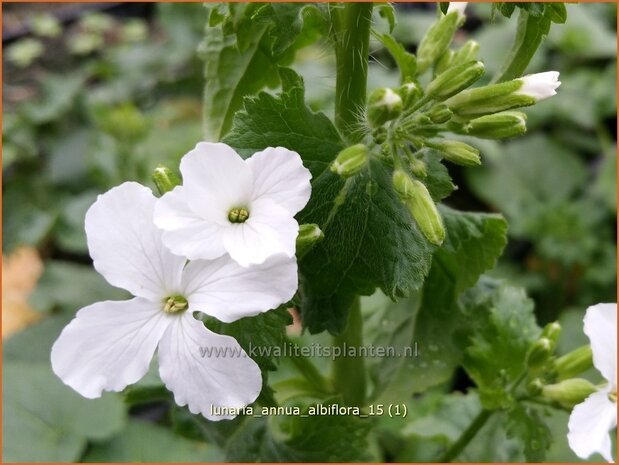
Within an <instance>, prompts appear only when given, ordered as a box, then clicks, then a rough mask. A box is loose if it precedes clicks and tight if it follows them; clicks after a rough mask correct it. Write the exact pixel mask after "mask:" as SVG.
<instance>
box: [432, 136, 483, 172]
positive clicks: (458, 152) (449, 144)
mask: <svg viewBox="0 0 619 465" xmlns="http://www.w3.org/2000/svg"><path fill="white" fill-rule="evenodd" d="M427 145H428V147H432V148H433V149H436V150H438V151H439V152H441V153H442V154H443V157H444V158H445V159H446V160H449V161H450V162H452V163H455V164H457V165H462V166H477V165H481V158H480V157H479V150H477V149H476V148H475V147H471V146H470V145H469V144H465V143H464V142H460V141H458V140H444V141H441V142H431V143H430V142H428V143H427Z"/></svg>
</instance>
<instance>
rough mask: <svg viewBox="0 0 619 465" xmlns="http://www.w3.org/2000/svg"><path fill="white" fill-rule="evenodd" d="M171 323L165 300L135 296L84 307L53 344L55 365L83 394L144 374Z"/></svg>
mask: <svg viewBox="0 0 619 465" xmlns="http://www.w3.org/2000/svg"><path fill="white" fill-rule="evenodd" d="M168 323H169V316H168V315H166V314H165V313H164V312H163V311H162V308H161V305H159V304H155V303H153V302H149V301H148V300H146V299H142V298H139V297H136V298H134V299H131V300H126V301H123V302H112V301H106V302H97V303H95V304H92V305H89V306H88V307H84V308H83V309H81V310H80V311H79V312H78V313H77V315H76V316H75V318H74V319H73V320H72V321H71V322H70V323H69V324H68V325H67V326H66V327H65V328H64V329H63V330H62V333H60V336H59V337H58V340H56V342H55V343H54V346H53V347H52V355H51V359H52V369H53V370H54V373H56V375H58V377H59V378H60V379H62V381H63V382H64V383H65V384H67V385H69V386H71V387H72V388H73V389H75V390H76V391H77V392H79V393H80V394H81V395H83V396H84V397H88V398H90V399H92V398H95V397H99V396H101V393H102V391H122V390H123V389H124V388H125V387H126V386H128V385H129V384H132V383H135V382H136V381H138V380H139V379H141V378H142V377H143V376H144V375H145V374H146V372H147V370H148V366H149V364H150V361H151V359H152V358H153V354H154V352H155V349H156V348H157V344H158V343H159V340H160V339H161V337H162V335H163V333H164V332H165V330H166V328H167V326H168Z"/></svg>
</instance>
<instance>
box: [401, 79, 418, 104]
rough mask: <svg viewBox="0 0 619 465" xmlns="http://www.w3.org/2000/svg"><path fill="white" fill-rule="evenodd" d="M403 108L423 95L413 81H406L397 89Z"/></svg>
mask: <svg viewBox="0 0 619 465" xmlns="http://www.w3.org/2000/svg"><path fill="white" fill-rule="evenodd" d="M398 94H399V95H400V97H401V98H402V104H403V105H404V108H408V107H410V106H412V105H413V104H414V103H415V102H417V100H419V99H420V98H421V96H422V95H423V91H422V90H421V88H420V87H419V86H418V85H417V84H415V83H414V82H406V83H404V84H402V85H401V86H400V88H399V89H398Z"/></svg>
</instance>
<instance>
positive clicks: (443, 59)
mask: <svg viewBox="0 0 619 465" xmlns="http://www.w3.org/2000/svg"><path fill="white" fill-rule="evenodd" d="M453 58H454V52H453V50H450V49H447V50H445V51H444V52H443V54H442V55H441V56H440V57H439V59H438V60H436V63H435V64H434V76H438V75H439V74H441V73H442V72H443V71H446V70H447V69H449V67H450V66H452V65H453Z"/></svg>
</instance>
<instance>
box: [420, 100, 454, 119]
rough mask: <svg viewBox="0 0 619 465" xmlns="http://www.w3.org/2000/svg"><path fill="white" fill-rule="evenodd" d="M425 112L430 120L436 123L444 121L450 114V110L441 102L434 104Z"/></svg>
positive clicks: (449, 117)
mask: <svg viewBox="0 0 619 465" xmlns="http://www.w3.org/2000/svg"><path fill="white" fill-rule="evenodd" d="M425 114H426V116H427V117H428V118H430V121H432V122H433V123H436V124H442V123H446V122H447V121H449V120H450V119H451V115H452V113H451V110H450V109H449V108H448V107H447V105H445V104H443V103H439V104H438V105H434V106H433V107H432V108H430V109H429V110H428V111H427V112H426V113H425Z"/></svg>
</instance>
